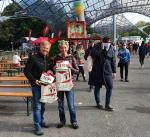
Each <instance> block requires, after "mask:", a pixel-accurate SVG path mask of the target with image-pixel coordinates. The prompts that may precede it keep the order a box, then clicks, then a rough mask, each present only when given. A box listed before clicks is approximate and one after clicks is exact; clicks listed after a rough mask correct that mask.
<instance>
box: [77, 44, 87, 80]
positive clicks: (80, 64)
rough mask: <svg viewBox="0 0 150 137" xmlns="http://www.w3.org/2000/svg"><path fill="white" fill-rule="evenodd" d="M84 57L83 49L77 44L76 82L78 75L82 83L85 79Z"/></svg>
mask: <svg viewBox="0 0 150 137" xmlns="http://www.w3.org/2000/svg"><path fill="white" fill-rule="evenodd" d="M84 55H85V51H84V49H83V46H82V45H81V44H79V45H78V46H77V56H76V57H77V63H78V67H79V73H78V74H77V78H76V80H77V81H78V80H79V75H80V73H81V74H82V77H83V81H86V79H85V71H84V63H85V61H84Z"/></svg>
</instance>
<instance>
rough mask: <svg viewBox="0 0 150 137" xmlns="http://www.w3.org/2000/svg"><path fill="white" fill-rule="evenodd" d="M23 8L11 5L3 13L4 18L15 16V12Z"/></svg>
mask: <svg viewBox="0 0 150 137" xmlns="http://www.w3.org/2000/svg"><path fill="white" fill-rule="evenodd" d="M20 10H21V8H20V7H19V6H18V5H17V4H16V3H12V4H9V5H8V6H7V7H6V8H5V9H4V11H3V13H2V16H13V15H14V14H15V12H18V11H20Z"/></svg>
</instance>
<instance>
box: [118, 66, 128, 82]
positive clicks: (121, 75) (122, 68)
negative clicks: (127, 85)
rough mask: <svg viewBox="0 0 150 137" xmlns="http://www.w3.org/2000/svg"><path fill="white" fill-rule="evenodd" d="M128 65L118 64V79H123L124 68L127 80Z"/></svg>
mask: <svg viewBox="0 0 150 137" xmlns="http://www.w3.org/2000/svg"><path fill="white" fill-rule="evenodd" d="M128 65H129V64H128V63H124V64H122V63H121V64H120V77H121V79H123V71H124V68H125V80H127V79H128Z"/></svg>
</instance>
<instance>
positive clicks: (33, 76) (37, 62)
mask: <svg viewBox="0 0 150 137" xmlns="http://www.w3.org/2000/svg"><path fill="white" fill-rule="evenodd" d="M53 67H54V65H53V61H52V60H51V59H49V58H48V57H47V56H44V55H42V54H41V53H39V54H35V55H32V56H30V58H29V59H28V61H27V63H26V66H25V68H24V74H25V76H26V77H27V78H28V80H29V81H30V83H31V85H32V86H36V85H35V81H36V80H40V77H41V75H42V73H43V72H47V71H48V70H52V71H53Z"/></svg>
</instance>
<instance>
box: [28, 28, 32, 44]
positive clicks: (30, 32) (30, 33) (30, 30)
mask: <svg viewBox="0 0 150 137" xmlns="http://www.w3.org/2000/svg"><path fill="white" fill-rule="evenodd" d="M31 35H32V29H29V34H28V37H29V41H30V40H31Z"/></svg>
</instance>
